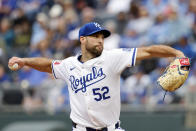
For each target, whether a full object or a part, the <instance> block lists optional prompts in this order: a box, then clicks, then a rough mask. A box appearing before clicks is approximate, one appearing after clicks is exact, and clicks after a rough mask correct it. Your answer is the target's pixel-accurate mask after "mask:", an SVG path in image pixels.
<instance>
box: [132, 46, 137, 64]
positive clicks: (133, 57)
mask: <svg viewBox="0 0 196 131" xmlns="http://www.w3.org/2000/svg"><path fill="white" fill-rule="evenodd" d="M135 52H136V48H134V50H133V56H132V64H131V66H134V63H135Z"/></svg>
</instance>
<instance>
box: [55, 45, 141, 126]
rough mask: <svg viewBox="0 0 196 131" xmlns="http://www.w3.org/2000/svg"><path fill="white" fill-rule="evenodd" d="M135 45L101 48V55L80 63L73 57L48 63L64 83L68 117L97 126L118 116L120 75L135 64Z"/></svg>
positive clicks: (114, 119)
mask: <svg viewBox="0 0 196 131" xmlns="http://www.w3.org/2000/svg"><path fill="white" fill-rule="evenodd" d="M136 52H137V49H136V48H129V49H113V50H110V51H106V50H103V52H102V54H101V56H99V57H96V58H93V59H91V60H88V61H87V62H84V63H82V62H80V61H79V57H81V56H74V57H69V58H66V59H64V60H62V61H59V60H54V61H53V63H52V69H53V75H54V76H55V78H57V79H62V80H64V81H66V83H67V84H68V88H69V89H68V90H69V96H70V106H71V114H70V118H71V119H72V120H73V121H74V122H75V123H77V124H79V125H82V126H84V127H91V128H95V129H99V128H102V127H107V126H110V125H112V124H115V123H116V122H118V120H119V117H120V74H121V72H122V71H123V70H124V69H125V68H126V67H131V66H134V65H135V61H136Z"/></svg>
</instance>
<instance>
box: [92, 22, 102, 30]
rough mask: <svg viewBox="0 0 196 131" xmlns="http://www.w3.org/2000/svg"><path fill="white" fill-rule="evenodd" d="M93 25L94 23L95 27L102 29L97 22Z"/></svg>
mask: <svg viewBox="0 0 196 131" xmlns="http://www.w3.org/2000/svg"><path fill="white" fill-rule="evenodd" d="M93 23H94V25H95V26H96V27H98V28H99V29H101V26H100V24H98V23H96V22H93Z"/></svg>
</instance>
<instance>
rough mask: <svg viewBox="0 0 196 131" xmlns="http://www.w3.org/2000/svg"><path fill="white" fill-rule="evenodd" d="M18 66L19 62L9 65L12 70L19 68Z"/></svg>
mask: <svg viewBox="0 0 196 131" xmlns="http://www.w3.org/2000/svg"><path fill="white" fill-rule="evenodd" d="M18 67H19V66H18V64H17V63H15V64H13V65H12V66H9V68H10V69H11V70H17V69H18Z"/></svg>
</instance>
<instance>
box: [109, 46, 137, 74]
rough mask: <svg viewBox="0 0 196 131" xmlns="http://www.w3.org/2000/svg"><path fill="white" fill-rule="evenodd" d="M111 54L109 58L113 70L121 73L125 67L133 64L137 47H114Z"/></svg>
mask: <svg viewBox="0 0 196 131" xmlns="http://www.w3.org/2000/svg"><path fill="white" fill-rule="evenodd" d="M111 54H112V55H110V56H111V57H112V58H109V59H110V63H111V64H112V65H111V66H112V69H113V70H114V71H115V72H117V73H121V72H122V71H123V70H124V69H125V68H126V67H132V66H135V63H136V54H137V48H121V49H115V50H113V51H112V52H111Z"/></svg>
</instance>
